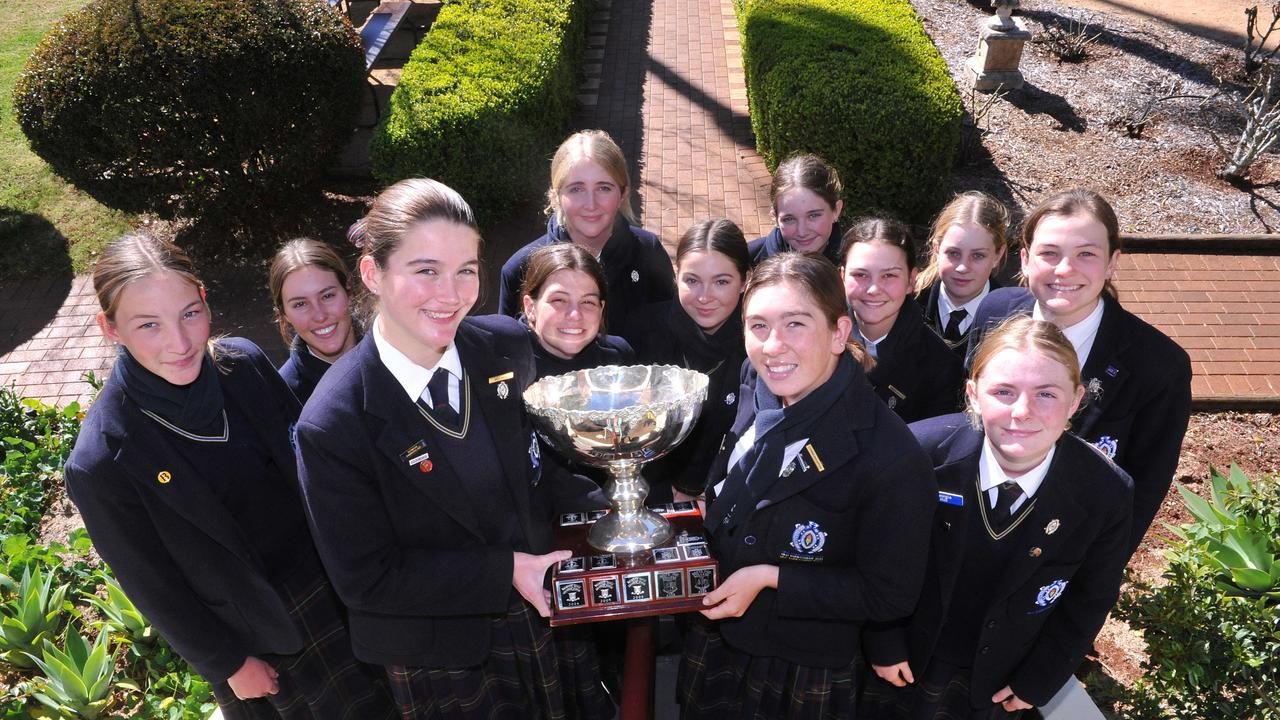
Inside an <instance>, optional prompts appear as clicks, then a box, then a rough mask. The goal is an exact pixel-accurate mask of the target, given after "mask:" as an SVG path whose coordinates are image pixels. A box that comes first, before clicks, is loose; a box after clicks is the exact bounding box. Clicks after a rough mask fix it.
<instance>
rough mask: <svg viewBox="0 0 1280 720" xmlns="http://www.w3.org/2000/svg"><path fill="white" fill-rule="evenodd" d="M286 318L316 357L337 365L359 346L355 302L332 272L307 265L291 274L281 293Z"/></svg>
mask: <svg viewBox="0 0 1280 720" xmlns="http://www.w3.org/2000/svg"><path fill="white" fill-rule="evenodd" d="M280 295H281V297H282V298H283V300H284V317H285V320H287V321H288V322H289V325H290V326H292V327H293V331H294V332H295V333H297V334H298V337H300V338H302V341H303V342H305V343H306V344H307V348H308V349H309V350H310V351H311V354H312V355H315V356H316V357H318V358H320V359H321V360H325V361H327V362H333V361H335V360H337V359H338V358H339V357H342V354H343V353H345V352H346V351H348V350H350V349H351V347H352V346H353V345H355V342H356V333H355V329H354V328H353V327H352V324H351V301H350V299H349V298H348V297H347V291H346V289H345V288H343V287H342V283H341V282H339V281H338V277H337V276H336V275H334V274H333V271H332V270H326V269H324V268H320V267H316V266H315V265H307V266H306V267H302V268H299V269H297V270H294V271H293V272H291V273H289V275H288V276H287V277H286V278H285V279H284V284H283V286H282V290H281V293H280Z"/></svg>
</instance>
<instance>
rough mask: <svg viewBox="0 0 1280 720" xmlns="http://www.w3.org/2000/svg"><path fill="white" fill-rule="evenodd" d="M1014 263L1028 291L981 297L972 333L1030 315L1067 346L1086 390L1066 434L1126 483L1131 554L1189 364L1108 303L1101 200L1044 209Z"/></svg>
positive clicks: (1052, 201) (1168, 449) (1029, 225)
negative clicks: (1094, 451) (1129, 482)
mask: <svg viewBox="0 0 1280 720" xmlns="http://www.w3.org/2000/svg"><path fill="white" fill-rule="evenodd" d="M1021 256H1022V276H1023V278H1024V280H1025V282H1026V287H1022V288H1003V289H1001V290H997V291H994V292H992V293H991V294H990V295H988V296H987V298H986V299H985V300H983V301H982V305H981V306H979V308H978V316H977V318H976V319H975V320H974V332H977V333H981V332H983V331H984V330H986V329H987V328H988V327H990V326H993V325H995V324H996V323H998V322H1000V321H1001V320H1003V319H1004V318H1007V317H1010V316H1012V315H1018V314H1030V315H1032V316H1034V317H1036V318H1037V319H1043V320H1048V321H1050V322H1052V323H1053V324H1055V325H1057V326H1058V327H1059V328H1061V329H1062V331H1063V332H1064V333H1065V334H1066V336H1067V338H1068V339H1069V340H1071V343H1072V345H1073V346H1074V347H1075V349H1076V355H1077V357H1078V358H1079V360H1080V369H1081V372H1082V373H1083V376H1084V383H1085V390H1086V393H1085V399H1084V402H1083V403H1082V404H1081V409H1080V411H1079V412H1078V413H1077V414H1076V415H1075V416H1074V417H1073V418H1072V419H1071V431H1072V432H1073V433H1075V434H1076V435H1078V436H1080V437H1081V438H1083V439H1085V440H1087V441H1088V442H1090V443H1092V444H1093V445H1094V446H1095V447H1097V448H1098V449H1099V450H1101V451H1102V452H1103V454H1105V455H1106V456H1107V457H1109V458H1111V459H1112V460H1114V461H1115V463H1116V464H1117V465H1119V466H1120V467H1122V468H1124V470H1125V471H1126V472H1128V473H1129V474H1130V475H1131V476H1132V477H1133V484H1134V496H1133V525H1132V529H1131V535H1130V537H1129V551H1130V552H1133V551H1134V550H1136V549H1137V547H1138V544H1139V543H1140V542H1141V541H1142V537H1143V535H1145V534H1146V532H1147V527H1148V526H1150V525H1151V521H1152V520H1153V519H1154V518H1155V516H1156V513H1157V512H1158V511H1159V509H1160V503H1161V502H1163V501H1164V497H1165V495H1166V494H1167V493H1168V492H1169V485H1170V484H1171V483H1172V482H1173V473H1174V470H1175V469H1176V468H1177V467H1178V454H1179V452H1180V451H1181V449H1182V437H1183V435H1184V434H1186V431H1187V423H1188V421H1189V420H1190V418H1191V360H1190V358H1188V357H1187V353H1186V351H1185V350H1183V349H1182V348H1181V347H1179V346H1178V345H1177V344H1176V343H1174V342H1173V341H1172V340H1170V339H1169V338H1168V337H1167V336H1166V335H1165V334H1164V333H1162V332H1160V331H1159V330H1157V329H1155V328H1154V327H1152V326H1151V325H1148V324H1147V323H1146V322H1143V321H1142V320H1140V319H1138V318H1137V317H1136V316H1134V315H1133V314H1132V313H1130V312H1129V311H1127V310H1125V309H1124V308H1123V307H1121V305H1120V301H1119V300H1117V299H1116V291H1115V288H1114V287H1113V286H1112V284H1111V276H1112V274H1113V273H1114V272H1115V268H1116V263H1117V262H1119V259H1120V224H1119V222H1118V221H1117V219H1116V214H1115V211H1114V210H1112V209H1111V205H1110V204H1108V203H1107V201H1106V200H1105V199H1103V198H1102V196H1100V195H1098V194H1097V193H1094V192H1092V191H1089V190H1068V191H1065V192H1061V193H1058V194H1056V195H1053V196H1051V197H1049V198H1047V199H1045V200H1044V201H1042V202H1041V203H1040V204H1039V205H1037V206H1036V207H1035V209H1033V210H1032V211H1031V213H1030V214H1029V215H1028V216H1027V220H1026V223H1025V224H1024V225H1023V229H1022V252H1021Z"/></svg>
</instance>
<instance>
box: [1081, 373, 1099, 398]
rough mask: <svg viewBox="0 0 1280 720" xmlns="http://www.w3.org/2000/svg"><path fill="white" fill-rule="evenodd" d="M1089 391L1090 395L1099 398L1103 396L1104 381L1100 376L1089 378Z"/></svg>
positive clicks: (1087, 386)
mask: <svg viewBox="0 0 1280 720" xmlns="http://www.w3.org/2000/svg"><path fill="white" fill-rule="evenodd" d="M1085 389H1086V390H1087V391H1088V393H1089V397H1091V398H1093V399H1095V400H1096V399H1098V398H1100V397H1102V381H1101V380H1099V379H1098V378H1089V384H1088V385H1086V386H1085Z"/></svg>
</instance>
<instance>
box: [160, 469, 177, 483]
mask: <svg viewBox="0 0 1280 720" xmlns="http://www.w3.org/2000/svg"><path fill="white" fill-rule="evenodd" d="M172 479H173V473H171V472H169V471H168V470H161V471H160V472H159V473H156V482H158V483H160V484H161V485H168V484H169V481H170V480H172Z"/></svg>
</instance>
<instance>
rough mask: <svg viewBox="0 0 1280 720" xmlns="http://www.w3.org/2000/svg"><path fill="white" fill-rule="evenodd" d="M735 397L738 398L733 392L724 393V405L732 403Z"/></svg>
mask: <svg viewBox="0 0 1280 720" xmlns="http://www.w3.org/2000/svg"><path fill="white" fill-rule="evenodd" d="M737 399H738V396H737V395H734V394H733V393H729V394H728V395H725V396H724V404H725V405H732V404H733V403H734V401H735V400H737Z"/></svg>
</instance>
